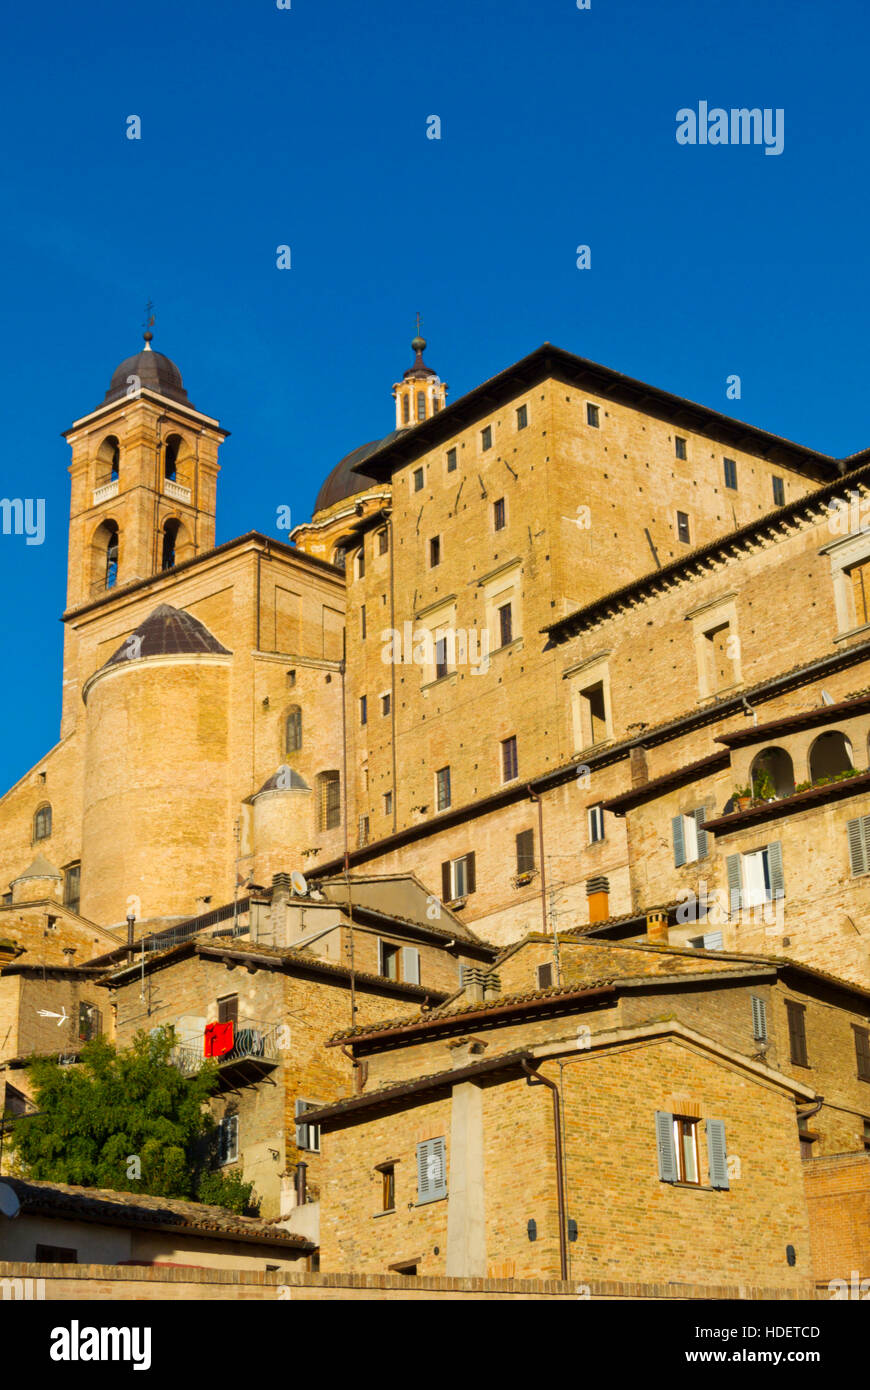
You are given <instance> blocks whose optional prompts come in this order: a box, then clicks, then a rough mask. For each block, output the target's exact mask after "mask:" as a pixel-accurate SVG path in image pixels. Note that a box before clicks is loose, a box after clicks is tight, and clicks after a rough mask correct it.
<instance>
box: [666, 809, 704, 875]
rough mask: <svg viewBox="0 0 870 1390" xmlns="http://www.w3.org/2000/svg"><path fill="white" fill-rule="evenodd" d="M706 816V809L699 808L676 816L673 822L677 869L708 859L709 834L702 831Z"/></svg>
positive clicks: (672, 833)
mask: <svg viewBox="0 0 870 1390" xmlns="http://www.w3.org/2000/svg"><path fill="white" fill-rule="evenodd" d="M706 814H707V812H706V809H705V808H704V807H703V806H698V807H696V808H695V810H694V811H688V812H687V813H686V814H685V815H683V816H674V818H673V820H672V821H671V836H672V839H673V842H674V865H675V866H676V868H678V869H679V868H680V867H681V866H682V865H683V864H693V863H694V862H695V861H696V860H697V859H706V858H707V832H706V830H703V829H702V826H703V823H704V820H705V818H706Z"/></svg>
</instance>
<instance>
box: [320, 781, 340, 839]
mask: <svg viewBox="0 0 870 1390" xmlns="http://www.w3.org/2000/svg"><path fill="white" fill-rule="evenodd" d="M317 782H318V788H319V791H320V829H321V830H334V829H335V827H336V826H338V825H341V778H340V776H339V774H338V773H337V772H321V773H320V775H319V776H318V779H317Z"/></svg>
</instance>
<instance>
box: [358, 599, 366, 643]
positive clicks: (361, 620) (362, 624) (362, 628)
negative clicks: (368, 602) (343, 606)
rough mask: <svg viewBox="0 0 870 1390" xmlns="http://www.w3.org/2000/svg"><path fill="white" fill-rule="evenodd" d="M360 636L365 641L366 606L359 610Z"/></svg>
mask: <svg viewBox="0 0 870 1390" xmlns="http://www.w3.org/2000/svg"><path fill="white" fill-rule="evenodd" d="M359 635H360V637H361V639H362V640H363V641H365V636H366V606H365V604H363V605H362V606H361V608H360V610H359Z"/></svg>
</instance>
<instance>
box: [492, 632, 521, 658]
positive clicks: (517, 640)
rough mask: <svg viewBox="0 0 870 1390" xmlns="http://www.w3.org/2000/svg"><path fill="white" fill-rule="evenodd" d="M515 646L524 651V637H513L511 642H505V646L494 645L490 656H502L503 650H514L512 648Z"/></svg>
mask: <svg viewBox="0 0 870 1390" xmlns="http://www.w3.org/2000/svg"><path fill="white" fill-rule="evenodd" d="M514 647H516V649H517V651H522V649H523V639H522V637H512V638H511V640H510V642H505V644H504V646H503V647H493V649H492V651H491V652H490V656H491V657H493V656H500V655H501V653H502V652H509V651H512V650H513V649H514Z"/></svg>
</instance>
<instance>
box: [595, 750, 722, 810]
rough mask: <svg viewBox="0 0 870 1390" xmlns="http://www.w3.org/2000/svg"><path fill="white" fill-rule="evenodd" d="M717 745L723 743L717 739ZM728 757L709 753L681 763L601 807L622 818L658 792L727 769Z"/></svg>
mask: <svg viewBox="0 0 870 1390" xmlns="http://www.w3.org/2000/svg"><path fill="white" fill-rule="evenodd" d="M717 742H718V743H721V742H723V740H722V739H717ZM730 761H731V759H730V755H729V754H728V753H727V752H722V753H710V754H708V756H707V757H706V758H699V759H698V761H697V762H694V763H683V765H682V767H675V768H674V769H673V771H672V772H665V773H663V774H662V775H661V776H660V777H652V778H650V780H649V781H648V782H639V783H638V784H637V786H634V787H630V788H629V789H628V791H624V792H620V793H619V794H618V795H617V796H612V797H611V798H610V799H609V801H603V802H602V803H601V804H602V807H603V808H604V810H605V811H610V812H611V813H612V814H613V815H614V816H622V815H624V814H625V812H626V811H630V810H631V809H632V807H634V806H639V805H640V803H641V802H643V801H646V800H647V798H648V797H650V796H657V795H658V794H659V792H663V791H667V790H668V788H670V787H678V786H680V785H681V784H682V783H683V782H692V781H694V780H695V778H696V777H704V776H707V775H708V774H709V773H711V772H718V771H720V770H721V769H722V768H725V767H728V765H729V763H730Z"/></svg>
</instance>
